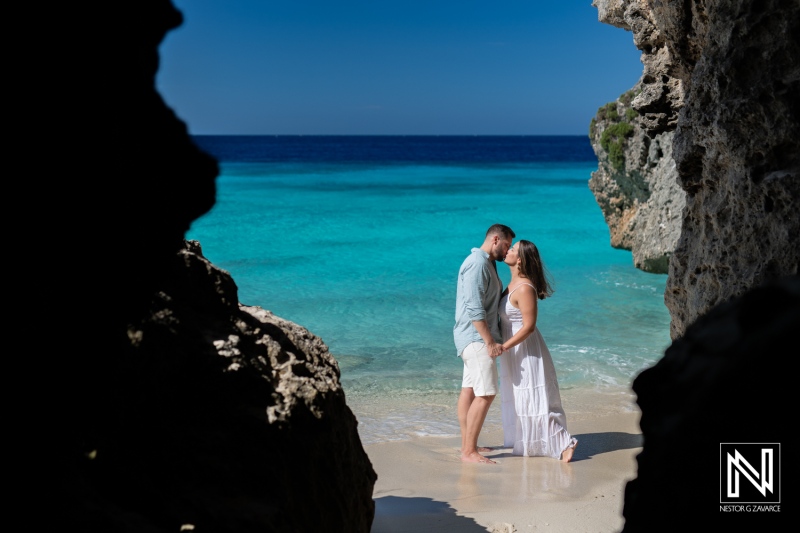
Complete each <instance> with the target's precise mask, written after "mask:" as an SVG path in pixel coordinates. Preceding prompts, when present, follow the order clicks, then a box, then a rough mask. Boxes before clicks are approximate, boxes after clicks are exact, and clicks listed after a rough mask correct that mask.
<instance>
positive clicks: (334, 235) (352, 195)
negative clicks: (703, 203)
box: [187, 161, 670, 442]
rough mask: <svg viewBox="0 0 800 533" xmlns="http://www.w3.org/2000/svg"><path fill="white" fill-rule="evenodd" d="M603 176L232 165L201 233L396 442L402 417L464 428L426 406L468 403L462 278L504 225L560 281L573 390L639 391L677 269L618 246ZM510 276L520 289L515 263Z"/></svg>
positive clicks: (555, 311) (580, 171)
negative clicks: (462, 269) (601, 194)
mask: <svg viewBox="0 0 800 533" xmlns="http://www.w3.org/2000/svg"><path fill="white" fill-rule="evenodd" d="M595 168H596V163H595V162H591V161H578V162H548V163H513V164H501V163H489V164H457V163H447V164H413V163H408V164H396V163H393V164H385V165H384V164H352V163H335V164H330V163H313V164H308V163H280V162H277V163H276V162H266V163H265V162H246V163H243V162H225V161H223V162H221V175H220V176H219V178H218V181H217V188H218V195H217V203H216V205H215V207H214V208H213V209H212V211H211V212H209V213H208V214H206V215H205V216H203V217H202V218H200V219H198V220H197V221H195V223H194V224H193V225H192V227H191V229H190V231H189V233H188V234H187V238H190V239H197V240H199V241H200V243H201V245H202V248H203V253H204V255H205V256H206V257H207V258H208V259H209V260H210V261H211V262H213V263H214V264H215V265H216V266H218V267H220V268H222V269H224V270H227V271H228V272H230V273H231V275H232V276H233V278H234V280H235V281H236V284H237V285H238V287H239V300H240V301H241V302H242V303H244V304H247V305H258V306H261V307H264V308H266V309H269V310H271V311H272V312H274V313H275V314H277V315H279V316H281V317H283V318H286V319H288V320H291V321H293V322H296V323H299V324H302V325H303V326H305V327H306V328H308V329H309V330H310V331H311V332H313V333H315V334H316V335H318V336H320V337H321V338H322V339H323V340H324V341H325V343H326V344H327V345H328V347H329V348H330V350H331V353H332V354H333V355H334V356H335V357H336V359H337V361H338V362H339V365H340V369H341V376H342V377H341V379H342V385H343V387H344V389H345V393H346V395H347V397H348V400H349V403H350V400H352V402H353V405H355V406H362V407H363V408H364V409H365V411H364V413H363V420H362V426H366V427H367V428H368V429H369V431H370V433H369V438H368V439H366V440H368V441H369V442H380V441H382V440H393V439H394V438H396V436H397V435H396V434H397V432H398V431H400V432H401V433H402V432H403V431H402V428H401V429H399V430H398V428H397V426H398V424H399V425H401V426H403V425H404V426H407V428H406V429H408V428H411V427H413V428H414V429H413V431H411V433H413V434H427V433H429V431H428V430H431V431H430V432H432V433H433V434H449V433H452V432H453V428H454V426H453V425H452V422H454V411H453V413H452V417H451V414H450V411H449V407H450V406H449V404H448V405H444V406H442V405H440V406H439V407H440V409H439V411H441V414H431V413H430V412H426V410H425V409H420V405H424V404H425V401H426V400H425V398H428V399H430V401H431V402H439V403H441V402H444V403H445V404H447V403H448V402H449V400H448V398H452V406H453V408H454V406H455V399H456V396H457V394H458V390H459V388H460V383H461V371H462V365H461V361H460V359H459V358H458V357H456V353H455V346H454V344H453V337H452V326H453V316H454V304H455V279H456V274H457V272H458V268H459V265H460V264H461V262H462V260H463V259H464V257H466V255H467V254H468V253H469V251H470V249H471V248H472V247H473V246H480V244H481V243H482V241H483V236H484V233H485V231H486V229H487V228H488V227H489V226H490V225H491V224H493V223H495V222H500V223H503V224H507V225H509V226H511V227H512V228H513V229H514V231H515V232H516V234H517V237H518V238H525V239H528V240H532V241H534V242H535V243H536V244H537V246H538V247H539V250H540V253H541V255H542V259H543V261H544V262H545V265H546V266H547V268H548V270H549V271H550V274H551V277H552V279H553V280H554V282H555V289H556V290H555V293H554V295H553V296H552V297H551V298H549V299H547V300H544V301H542V302H541V303H540V311H539V323H538V326H539V329H540V331H541V332H542V335H543V336H544V338H545V341H546V342H547V344H548V346H549V348H550V351H551V353H552V355H553V358H554V362H555V365H556V370H557V372H558V376H559V382H560V385H561V388H562V390H563V391H569V390H571V389H582V390H584V389H585V390H597V391H601V392H615V391H624V390H628V389H629V387H630V383H631V381H632V380H633V378H634V377H635V376H636V374H638V372H639V371H641V370H643V369H644V368H646V367H648V366H650V365H652V364H653V363H655V361H656V360H657V359H659V358H660V357H661V355H662V354H663V351H664V349H665V348H666V347H667V346H668V344H669V342H670V341H669V332H668V329H669V328H668V325H669V314H668V312H667V310H666V307H665V306H664V301H663V293H664V288H665V283H666V276H665V275H655V274H648V273H644V272H642V271H639V270H637V269H635V268H634V267H633V263H632V258H631V254H630V252H627V251H622V250H614V249H612V248H611V247H610V245H609V232H608V228H607V227H606V225H605V222H604V220H603V217H602V213H601V211H600V208H599V207H598V205H597V204H596V202H595V201H594V198H593V196H592V194H591V192H590V191H589V188H588V183H587V182H588V180H589V177H590V174H591V172H592V171H593V170H594V169H595ZM498 271H499V273H500V276H501V279H502V280H503V282H504V283H507V281H508V279H509V277H510V276H509V273H508V268H507V267H506V266H505V264H498ZM442 398H444V400H442ZM386 402H389V403H390V404H391V407H387V406H386V405H385V404H386ZM377 404H382V405H383V406H384V407H383V408H382V409H379V410H371V411H370V410H369V409H368V407H369V406H370V405H377ZM403 405H407V409H406V410H404V409H403V407H402V406H403ZM387 409H388V410H387ZM353 410H354V411H355V412H356V414H357V415H359V410H358V408H357V407H353ZM367 411H369V412H367ZM389 412H391V414H387V413H389ZM381 413H382V414H381ZM425 417H434V418H437V417H438V418H441V420H426V419H425ZM449 417H450V418H452V419H451V420H449V422H448V420H446V419H447V418H449ZM437 427H438V428H439V429H438V430H437V429H435V428H437ZM426 428H427V429H426ZM455 431H457V427H456V428H455ZM407 433H409V432H408V431H406V432H405V433H404V434H407ZM363 438H364V436H363V435H362V439H363Z"/></svg>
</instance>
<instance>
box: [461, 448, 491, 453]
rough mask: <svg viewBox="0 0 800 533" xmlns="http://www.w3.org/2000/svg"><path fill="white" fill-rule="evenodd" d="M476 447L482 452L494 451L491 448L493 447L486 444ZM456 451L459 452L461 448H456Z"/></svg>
mask: <svg viewBox="0 0 800 533" xmlns="http://www.w3.org/2000/svg"><path fill="white" fill-rule="evenodd" d="M476 449H477V450H478V451H479V452H483V453H486V452H493V451H494V449H493V448H487V447H486V446H478V447H477V448H476ZM458 451H459V452H461V450H458Z"/></svg>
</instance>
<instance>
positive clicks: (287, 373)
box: [65, 241, 377, 532]
mask: <svg viewBox="0 0 800 533" xmlns="http://www.w3.org/2000/svg"><path fill="white" fill-rule="evenodd" d="M129 318H130V320H129V323H128V326H127V331H126V332H125V341H126V342H124V343H121V344H120V346H119V349H118V350H116V351H115V352H114V353H109V355H110V357H109V360H108V361H106V362H105V364H104V369H103V372H102V380H103V381H102V383H99V384H95V386H94V397H95V398H96V399H97V401H96V402H94V403H93V404H91V405H89V406H87V407H88V408H90V409H92V411H93V416H92V421H91V423H90V424H88V425H87V426H86V427H84V428H82V429H83V430H84V431H83V432H81V433H80V434H78V433H75V437H76V441H77V442H76V449H74V450H73V452H74V453H73V455H72V456H71V463H70V472H69V474H70V475H69V477H68V478H67V479H66V480H65V481H66V482H67V486H66V488H67V490H66V494H67V497H68V498H69V500H68V501H67V502H66V503H67V509H68V513H69V521H68V523H69V524H70V525H71V526H72V527H71V528H70V529H72V530H75V531H83V532H89V531H97V532H100V531H104V532H112V531H165V532H166V531H170V532H176V531H180V528H181V527H184V528H187V527H190V526H191V527H193V528H194V529H193V530H194V531H198V532H205V531H209V532H234V531H235V532H268V531H274V532H278V531H280V532H286V531H341V532H353V531H361V532H367V531H369V529H370V526H371V523H372V519H373V516H374V503H373V500H372V489H373V486H374V483H375V480H376V478H377V476H376V474H375V472H374V470H373V469H372V465H371V463H370V461H369V459H368V457H367V455H366V453H365V452H364V449H363V447H362V445H361V441H360V439H359V436H358V432H357V430H356V425H357V422H356V419H355V416H354V415H353V413H352V412H351V411H350V409H349V408H348V407H347V405H346V403H345V397H344V392H343V391H342V387H341V385H340V383H339V368H338V364H337V363H336V361H335V360H334V358H333V357H332V356H331V354H330V353H329V351H328V349H327V347H326V345H325V344H324V343H323V341H322V340H321V339H320V338H318V337H316V336H315V335H313V334H312V333H310V332H309V331H308V330H306V329H305V328H303V327H301V326H298V325H296V324H293V323H291V322H288V321H286V320H283V319H281V318H279V317H276V316H275V315H273V314H272V313H270V312H269V311H266V310H264V309H262V308H260V307H248V306H242V305H240V304H239V303H238V300H237V290H236V285H235V283H234V281H233V279H232V278H231V277H230V276H229V275H228V273H227V272H225V271H223V270H220V269H217V268H216V267H214V266H213V265H212V264H211V263H209V262H208V261H207V260H206V259H205V258H204V257H203V256H202V254H201V251H200V247H199V243H197V242H196V241H195V242H189V243H188V249H184V250H182V251H180V252H179V253H178V254H177V255H175V257H174V264H173V268H172V273H171V275H170V276H166V277H165V278H164V279H163V282H162V284H161V290H159V291H157V292H155V293H153V294H152V297H151V298H150V300H149V304H148V306H147V309H146V311H145V312H143V313H141V314H140V313H136V314H130V316H129Z"/></svg>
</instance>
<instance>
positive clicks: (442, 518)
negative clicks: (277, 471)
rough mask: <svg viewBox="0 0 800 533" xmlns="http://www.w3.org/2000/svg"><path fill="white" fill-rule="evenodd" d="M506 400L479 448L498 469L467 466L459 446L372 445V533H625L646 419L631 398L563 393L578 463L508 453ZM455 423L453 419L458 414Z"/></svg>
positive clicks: (438, 440)
mask: <svg viewBox="0 0 800 533" xmlns="http://www.w3.org/2000/svg"><path fill="white" fill-rule="evenodd" d="M497 400H499V398H498V399H496V401H495V402H494V404H493V405H492V408H491V410H490V412H489V415H488V417H487V424H486V426H485V429H484V431H483V432H482V434H481V438H480V442H479V444H480V445H481V446H488V447H491V448H493V451H492V452H488V453H486V454H485V455H487V456H489V457H491V458H493V459H494V460H496V461H497V464H494V465H491V464H469V463H462V462H461V461H460V458H459V447H460V438H459V437H458V436H423V437H418V438H413V439H410V440H404V441H398V442H384V443H377V444H367V445H366V446H365V449H366V451H367V454H368V455H369V458H370V460H371V461H372V463H373V466H374V468H375V471H376V472H377V473H378V480H377V482H376V484H375V490H374V496H373V498H374V500H375V519H374V521H373V526H372V532H373V533H399V532H415V533H420V532H427V531H436V532H459V533H469V532H484V531H491V532H498V533H499V532H503V533H511V532H516V533H521V532H532V531H536V532H541V531H549V532H562V531H563V532H591V533H605V532H618V531H620V530H621V529H622V526H623V525H624V519H623V517H622V506H623V495H624V490H625V484H626V483H627V482H628V481H629V480H630V479H632V478H634V477H635V476H636V455H637V454H638V453H639V452H640V451H641V445H642V440H641V431H640V429H639V425H638V423H639V417H640V412H639V410H638V407H637V406H636V405H635V403H634V402H633V398H632V397H629V396H626V397H625V400H624V401H620V397H619V396H607V395H602V394H598V395H593V394H591V393H585V392H583V393H579V392H572V393H571V392H570V391H565V392H562V400H563V403H564V407H565V410H566V412H567V417H568V419H567V420H568V429H569V431H570V433H572V435H573V436H575V437H577V439H578V441H579V444H578V447H577V449H576V451H575V456H574V458H573V461H572V462H570V463H568V464H565V463H561V462H560V461H557V460H555V459H550V458H545V457H517V456H513V455H511V450H510V449H509V448H503V447H502V444H503V436H502V428H501V427H500V426H499V420H500V418H499V407H498V406H499V401H497ZM453 416H455V411H453Z"/></svg>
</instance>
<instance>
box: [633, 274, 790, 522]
mask: <svg viewBox="0 0 800 533" xmlns="http://www.w3.org/2000/svg"><path fill="white" fill-rule="evenodd" d="M798 331H800V277H797V276H792V277H787V278H784V279H783V280H781V281H779V282H772V283H770V284H767V285H765V286H763V287H759V288H756V289H753V290H751V291H749V292H748V293H747V294H745V295H743V296H741V297H738V298H735V299H733V300H731V301H729V302H727V303H724V304H722V305H719V306H717V307H715V308H714V309H713V310H712V311H711V312H709V313H708V314H706V315H705V316H703V317H702V318H700V319H699V320H698V321H697V322H695V323H694V324H693V325H692V326H691V327H690V328H688V329H687V331H686V334H685V335H684V336H683V337H682V338H681V339H680V340H678V341H675V342H674V343H673V344H672V346H670V347H669V349H667V351H666V353H665V355H664V357H663V358H662V359H661V360H660V361H659V362H658V363H657V364H656V365H655V366H653V367H652V368H649V369H647V370H644V371H643V372H642V373H641V374H639V376H638V377H637V378H636V380H635V381H634V382H633V390H634V392H635V393H636V395H637V401H638V403H639V406H640V407H641V410H642V417H641V423H640V425H641V429H642V434H643V437H644V446H643V449H642V452H641V453H640V454H639V455H638V456H637V463H638V472H637V477H636V479H634V480H632V481H630V482H628V484H627V486H626V489H625V504H624V510H623V516H624V518H625V526H624V529H623V532H624V533H633V532H637V533H638V532H661V531H663V532H675V531H701V530H704V529H703V528H704V527H707V528H708V529H710V530H715V529H720V530H724V529H725V527H724V526H725V525H729V526H737V527H735V528H733V527H732V528H731V529H740V528H741V527H743V526H744V524H752V525H754V526H756V528H755V529H752V531H761V530H764V531H766V530H768V529H769V527H768V526H770V525H778V524H781V523H784V522H785V521H786V520H789V518H788V516H787V515H790V514H791V513H792V512H793V511H792V510H793V509H794V503H795V502H794V499H793V498H792V497H791V496H790V495H791V494H793V493H794V492H795V490H794V487H793V480H792V473H793V472H795V471H796V470H795V468H796V467H792V466H790V465H795V464H796V460H795V459H794V456H795V454H794V453H793V451H792V448H793V440H792V439H787V438H786V437H787V436H788V435H789V434H790V433H791V434H794V433H796V432H795V431H794V430H793V429H792V428H791V426H793V425H794V421H793V418H792V415H791V410H790V406H792V405H794V402H792V401H791V397H792V396H793V395H792V391H793V389H794V388H796V384H795V381H796V379H795V376H794V374H793V372H791V371H790V370H789V368H790V367H794V366H795V365H794V364H791V365H789V364H788V362H787V357H788V358H792V357H796V355H795V354H796V353H797V349H796V347H797V333H798ZM722 443H781V445H782V454H781V457H779V458H776V459H779V460H782V462H781V463H780V464H778V462H777V461H776V467H778V466H780V470H779V471H778V473H779V474H780V473H782V474H783V476H782V479H781V492H780V493H777V489H778V486H775V490H774V491H773V492H774V493H777V494H770V493H768V494H769V496H770V497H773V496H781V495H782V497H783V502H782V503H783V505H782V506H781V507H782V509H781V512H759V513H756V512H750V513H747V512H723V511H720V501H721V500H722V498H721V497H720V495H721V490H722V489H723V482H722V481H723V477H722V476H723V474H724V472H723V468H725V463H724V460H725V458H724V456H723V455H722V454H721V448H720V445H721V444H722ZM759 466H760V464H756V465H755V468H756V469H759ZM776 471H777V470H776ZM760 474H761V472H760V471H759V472H758V475H759V476H760ZM740 483H741V484H742V485H743V486H745V485H747V484H748V483H749V481H747V480H746V479H745V478H744V476H742V477H741V479H740ZM712 526H716V527H712Z"/></svg>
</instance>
